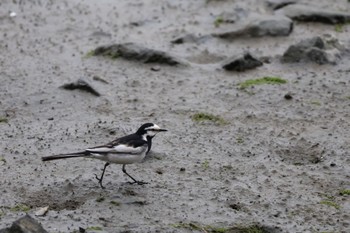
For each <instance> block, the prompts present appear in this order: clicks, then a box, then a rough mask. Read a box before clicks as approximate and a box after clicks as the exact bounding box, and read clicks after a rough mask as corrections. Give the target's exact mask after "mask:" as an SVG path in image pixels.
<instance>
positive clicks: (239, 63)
mask: <svg viewBox="0 0 350 233" xmlns="http://www.w3.org/2000/svg"><path fill="white" fill-rule="evenodd" d="M262 65H263V63H262V62H261V61H259V60H258V59H257V58H255V57H253V56H252V55H251V54H250V53H245V54H241V55H238V56H234V57H231V58H229V59H227V60H226V61H225V62H224V63H223V66H222V68H224V69H225V70H228V71H245V70H249V69H254V68H256V67H258V66H262Z"/></svg>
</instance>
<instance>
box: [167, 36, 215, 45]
mask: <svg viewBox="0 0 350 233" xmlns="http://www.w3.org/2000/svg"><path fill="white" fill-rule="evenodd" d="M210 37H211V36H208V35H206V36H196V35H194V34H187V35H184V36H181V37H178V38H175V39H174V40H172V41H171V43H173V44H183V43H197V44H200V43H203V42H205V41H207V40H208V39H209V38H210Z"/></svg>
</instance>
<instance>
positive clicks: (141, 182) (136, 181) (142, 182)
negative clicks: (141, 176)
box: [122, 164, 148, 185]
mask: <svg viewBox="0 0 350 233" xmlns="http://www.w3.org/2000/svg"><path fill="white" fill-rule="evenodd" d="M125 166H126V164H123V169H122V170H123V172H124V173H125V174H126V175H127V176H129V177H130V178H131V179H132V180H133V181H134V182H129V183H131V184H135V183H136V184H139V185H143V184H148V183H147V182H144V181H139V180H136V179H135V178H134V177H132V176H131V175H129V174H128V173H127V172H126V169H125Z"/></svg>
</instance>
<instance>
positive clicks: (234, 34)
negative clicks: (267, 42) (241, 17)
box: [212, 15, 293, 39]
mask: <svg viewBox="0 0 350 233" xmlns="http://www.w3.org/2000/svg"><path fill="white" fill-rule="evenodd" d="M292 30H293V21H292V20H291V19H289V18H287V17H283V16H282V17H281V16H270V15H265V16H259V17H256V18H254V19H252V20H251V22H250V23H248V24H246V25H245V26H243V27H241V28H238V29H236V30H231V31H226V32H220V33H213V34H212V36H215V37H219V38H223V39H235V38H238V37H263V36H288V35H289V34H290V33H291V32H292Z"/></svg>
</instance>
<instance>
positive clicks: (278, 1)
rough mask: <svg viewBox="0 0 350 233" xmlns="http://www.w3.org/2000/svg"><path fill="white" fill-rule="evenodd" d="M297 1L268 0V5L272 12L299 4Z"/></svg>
mask: <svg viewBox="0 0 350 233" xmlns="http://www.w3.org/2000/svg"><path fill="white" fill-rule="evenodd" d="M297 1H298V0H267V1H266V5H267V7H269V8H271V9H272V10H278V9H280V8H282V7H285V6H288V5H291V4H295V3H297Z"/></svg>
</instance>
